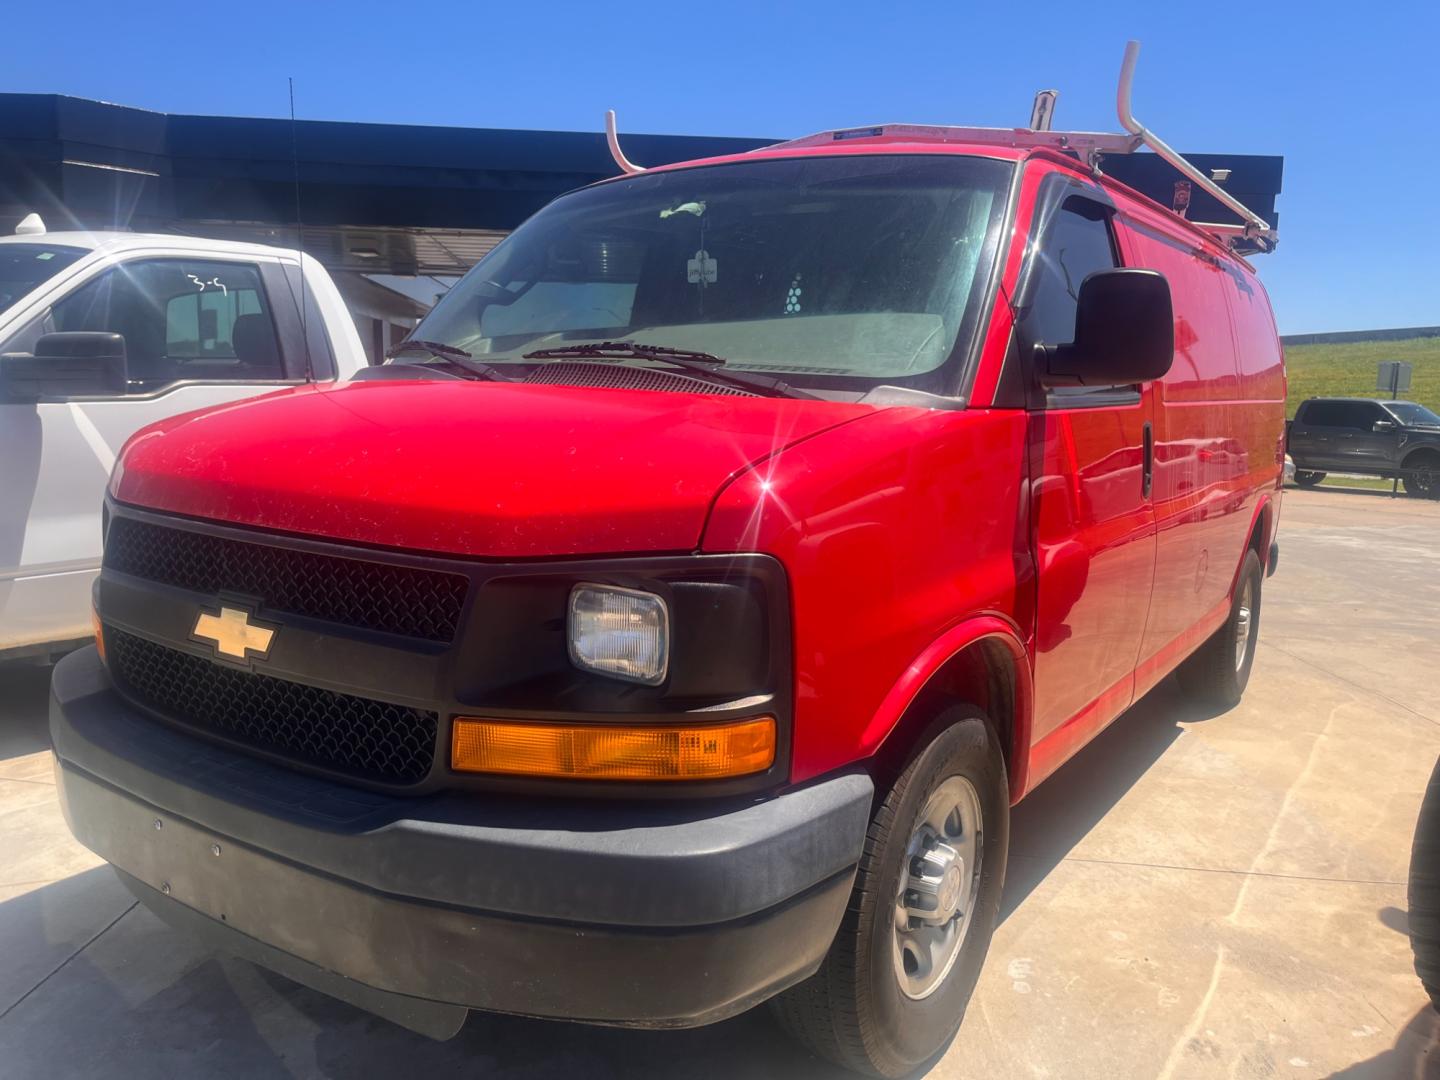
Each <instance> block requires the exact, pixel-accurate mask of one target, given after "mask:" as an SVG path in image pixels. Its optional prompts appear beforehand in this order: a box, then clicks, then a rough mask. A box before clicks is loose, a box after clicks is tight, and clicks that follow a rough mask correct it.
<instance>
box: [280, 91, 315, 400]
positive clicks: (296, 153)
mask: <svg viewBox="0 0 1440 1080" xmlns="http://www.w3.org/2000/svg"><path fill="white" fill-rule="evenodd" d="M286 81H287V82H288V83H289V84H290V175H291V179H292V180H294V182H295V251H296V254H298V255H299V256H300V339H301V341H303V342H304V345H305V381H306V382H312V383H313V382H314V381H315V364H314V362H313V361H312V360H311V358H310V326H309V323H308V316H307V308H308V307H309V305H308V304H307V303H306V300H305V226H304V225H302V224H301V223H300V221H301V219H300V139H299V136H298V134H297V132H296V126H295V78H294V76H289V77H288V78H287V79H286Z"/></svg>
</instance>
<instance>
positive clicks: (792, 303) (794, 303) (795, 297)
mask: <svg viewBox="0 0 1440 1080" xmlns="http://www.w3.org/2000/svg"><path fill="white" fill-rule="evenodd" d="M800 292H801V290H800V275H799V274H796V275H795V276H794V277H793V278H791V279H790V291H789V292H787V293H786V294H785V314H786V315H799V314H800Z"/></svg>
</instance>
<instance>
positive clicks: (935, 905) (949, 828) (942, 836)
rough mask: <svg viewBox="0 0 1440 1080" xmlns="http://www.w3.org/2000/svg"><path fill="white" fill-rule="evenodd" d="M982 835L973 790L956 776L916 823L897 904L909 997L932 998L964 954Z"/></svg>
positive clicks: (899, 975) (898, 960) (900, 966)
mask: <svg viewBox="0 0 1440 1080" xmlns="http://www.w3.org/2000/svg"><path fill="white" fill-rule="evenodd" d="M981 835H982V833H981V816H980V797H979V795H978V793H977V792H976V790H975V787H974V785H973V784H971V783H970V781H968V780H966V779H964V778H963V777H958V776H956V777H951V778H950V779H948V780H946V781H945V782H944V783H942V784H941V785H940V786H939V787H937V788H936V789H935V791H934V792H933V793H932V794H931V796H930V798H929V799H928V800H927V801H926V803H925V807H924V809H923V810H922V811H921V813H920V816H919V819H918V820H917V821H916V823H915V827H914V830H913V831H912V833H911V836H910V842H909V845H908V848H907V853H906V864H905V872H904V873H902V874H901V875H900V890H899V895H898V896H897V897H896V899H895V933H894V950H893V951H894V959H895V977H896V979H897V981H898V982H899V983H900V989H901V990H902V991H904V993H905V995H906V996H907V997H911V998H923V997H928V996H929V995H930V994H931V993H933V992H934V990H935V989H936V987H938V986H939V985H940V983H941V982H942V981H943V980H944V978H945V976H946V975H948V974H949V973H950V969H951V967H953V966H954V964H955V960H956V958H957V957H958V956H959V955H960V948H961V945H962V944H963V943H964V940H965V932H966V930H967V929H968V927H969V925H970V915H971V912H972V910H973V908H974V905H975V897H976V894H977V892H978V890H979V883H980V856H981V851H982V847H981Z"/></svg>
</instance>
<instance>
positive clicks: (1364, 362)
mask: <svg viewBox="0 0 1440 1080" xmlns="http://www.w3.org/2000/svg"><path fill="white" fill-rule="evenodd" d="M1381 360H1406V361H1409V363H1410V364H1412V365H1413V366H1414V373H1413V374H1412V376H1411V382H1410V389H1409V390H1408V391H1404V392H1402V393H1401V394H1400V397H1401V398H1403V399H1405V400H1406V401H1418V402H1419V403H1420V404H1421V405H1424V406H1427V407H1428V408H1431V409H1434V410H1435V411H1436V412H1440V337H1428V338H1408V339H1406V340H1403V341H1357V342H1353V343H1347V344H1342V345H1291V346H1290V347H1288V348H1287V349H1286V350H1285V363H1286V367H1287V369H1288V370H1289V373H1290V396H1289V398H1288V400H1287V401H1286V403H1285V411H1286V415H1287V416H1289V417H1291V418H1293V417H1294V416H1295V409H1296V408H1297V407H1298V406H1299V404H1300V402H1302V401H1304V400H1305V399H1306V398H1310V397H1377V396H1379V395H1378V394H1377V393H1376V391H1375V365H1376V364H1377V363H1379V362H1380V361H1381Z"/></svg>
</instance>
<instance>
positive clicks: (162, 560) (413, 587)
mask: <svg viewBox="0 0 1440 1080" xmlns="http://www.w3.org/2000/svg"><path fill="white" fill-rule="evenodd" d="M105 565H106V566H107V567H109V568H110V569H112V570H118V571H120V572H121V573H123V574H131V575H133V576H135V577H139V578H145V579H146V580H148V581H158V582H162V583H164V584H166V585H175V586H178V587H180V588H182V589H191V590H194V591H195V592H202V593H209V594H211V595H214V594H216V593H220V592H234V593H239V594H242V595H244V596H251V597H255V598H256V599H258V600H259V601H260V602H261V604H262V606H264V607H266V608H269V609H271V610H273V611H284V612H289V613H291V614H294V615H308V616H310V617H311V618H316V619H325V620H328V621H330V622H337V623H344V624H346V625H348V626H358V627H362V628H364V629H366V630H380V631H383V632H386V633H391V634H404V635H406V636H408V637H416V638H425V639H426V640H429V641H446V642H448V641H453V640H455V631H456V629H457V627H458V626H459V624H460V608H461V606H462V605H463V604H464V602H465V591H466V589H467V587H468V585H469V582H468V581H467V580H466V579H465V578H464V577H462V576H461V575H459V574H447V573H444V572H442V571H437V570H421V569H419V568H417V567H412V566H395V565H393V564H390V563H380V562H367V561H365V560H362V559H351V558H345V557H343V556H338V555H320V554H316V553H314V552H310V551H297V550H295V549H294V548H285V547H272V546H271V545H269V544H252V543H249V542H247V541H242V540H231V539H229V538H228V537H223V536H212V535H210V534H209V533H200V532H191V531H190V530H189V529H172V528H168V527H166V526H163V525H153V524H151V523H150V522H147V521H136V520H135V519H133V518H126V517H118V518H116V519H114V521H112V522H111V524H110V531H109V534H108V535H107V536H106V538H105Z"/></svg>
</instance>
